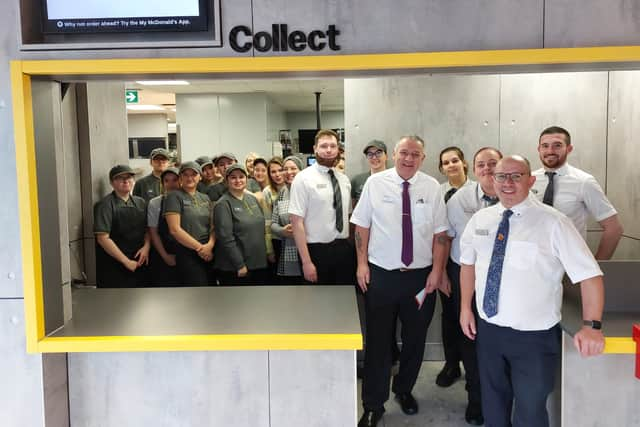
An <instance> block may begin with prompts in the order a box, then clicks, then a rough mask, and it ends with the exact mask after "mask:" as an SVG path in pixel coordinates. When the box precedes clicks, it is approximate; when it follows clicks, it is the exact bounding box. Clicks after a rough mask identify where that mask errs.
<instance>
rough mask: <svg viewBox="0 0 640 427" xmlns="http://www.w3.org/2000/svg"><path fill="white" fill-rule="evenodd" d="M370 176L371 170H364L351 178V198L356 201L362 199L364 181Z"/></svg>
mask: <svg viewBox="0 0 640 427" xmlns="http://www.w3.org/2000/svg"><path fill="white" fill-rule="evenodd" d="M370 176H371V172H364V173H361V174H359V175H356V176H354V177H353V178H351V199H352V200H354V203H358V200H360V195H361V194H362V189H363V188H364V183H365V182H367V179H369V177H370Z"/></svg>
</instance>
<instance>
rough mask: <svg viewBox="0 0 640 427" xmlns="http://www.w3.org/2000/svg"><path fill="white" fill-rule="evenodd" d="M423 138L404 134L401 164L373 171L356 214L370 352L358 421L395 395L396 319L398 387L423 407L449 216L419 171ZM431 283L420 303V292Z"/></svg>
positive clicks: (397, 158)
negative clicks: (422, 381) (421, 376)
mask: <svg viewBox="0 0 640 427" xmlns="http://www.w3.org/2000/svg"><path fill="white" fill-rule="evenodd" d="M424 158H425V154H424V141H422V139H420V138H419V137H417V136H407V137H403V138H401V139H400V141H399V142H398V143H397V144H396V146H395V149H394V150H393V160H394V164H395V167H394V168H392V169H387V170H385V171H383V172H379V173H377V174H375V175H372V176H371V177H369V179H368V180H367V182H366V183H365V186H364V189H363V191H362V195H361V197H360V201H359V202H358V204H357V205H356V208H355V210H354V212H353V215H352V216H351V222H352V223H353V224H355V226H356V231H355V241H356V251H357V258H358V269H357V279H358V286H359V287H360V289H361V290H362V291H363V292H364V293H365V298H366V313H367V315H366V317H367V336H366V342H367V350H366V352H365V367H364V378H363V382H362V402H363V406H364V414H363V416H362V418H361V420H360V422H359V423H358V426H359V427H372V426H376V425H377V423H378V421H379V420H380V418H381V417H382V414H383V413H384V403H385V401H386V400H387V399H388V397H389V379H390V378H389V377H390V375H391V374H390V368H391V342H390V340H392V339H393V338H392V336H393V335H392V328H393V325H394V324H395V323H394V319H395V317H396V316H399V318H400V321H401V323H402V333H401V335H402V351H401V353H400V370H399V373H398V374H397V375H396V376H395V377H394V379H393V386H392V390H393V392H394V393H395V394H396V400H397V401H398V402H399V403H400V406H401V408H402V410H403V412H404V413H406V414H408V415H412V414H415V413H417V412H418V404H417V402H416V400H415V398H414V397H413V396H412V394H411V391H412V389H413V386H414V385H415V382H416V379H417V377H418V373H419V371H420V366H421V364H422V357H423V354H424V347H425V340H426V335H427V328H428V327H429V323H430V322H431V318H432V317H433V310H434V307H435V293H434V291H435V289H436V288H437V287H438V286H440V284H441V282H442V274H443V271H442V270H443V267H444V265H445V258H446V249H447V246H448V243H447V237H446V231H447V229H448V223H447V218H446V208H445V205H444V198H443V196H442V193H441V190H440V184H438V181H436V180H435V179H434V178H432V177H430V176H428V175H426V174H424V173H422V172H420V171H419V169H420V166H421V165H422V162H423V161H424ZM423 290H425V295H422V297H423V298H424V299H423V300H421V301H420V303H418V301H417V300H416V294H418V293H419V292H421V291H423Z"/></svg>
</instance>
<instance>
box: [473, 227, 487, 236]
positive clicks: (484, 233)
mask: <svg viewBox="0 0 640 427" xmlns="http://www.w3.org/2000/svg"><path fill="white" fill-rule="evenodd" d="M476 234H477V235H478V236H488V235H489V230H486V229H484V228H476Z"/></svg>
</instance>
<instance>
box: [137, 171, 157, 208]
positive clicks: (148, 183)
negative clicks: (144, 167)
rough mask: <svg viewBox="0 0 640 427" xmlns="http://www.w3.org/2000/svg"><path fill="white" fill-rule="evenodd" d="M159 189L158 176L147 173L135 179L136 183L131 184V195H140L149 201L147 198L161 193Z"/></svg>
mask: <svg viewBox="0 0 640 427" xmlns="http://www.w3.org/2000/svg"><path fill="white" fill-rule="evenodd" d="M161 190H162V185H161V182H160V178H159V177H156V176H155V175H153V174H149V175H147V176H145V177H144V178H140V180H138V181H136V185H134V186H133V195H134V196H138V197H142V198H143V199H144V200H145V201H146V202H149V200H151V199H153V198H154V197H158V196H159V195H160V194H162V191H161Z"/></svg>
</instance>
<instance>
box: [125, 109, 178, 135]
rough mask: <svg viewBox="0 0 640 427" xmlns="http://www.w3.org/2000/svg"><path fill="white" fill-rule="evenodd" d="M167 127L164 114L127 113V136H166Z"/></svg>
mask: <svg viewBox="0 0 640 427" xmlns="http://www.w3.org/2000/svg"><path fill="white" fill-rule="evenodd" d="M168 129H169V128H168V126H167V115H166V114H127V130H128V134H129V138H144V137H162V138H167V135H168V133H169V130H168Z"/></svg>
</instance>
